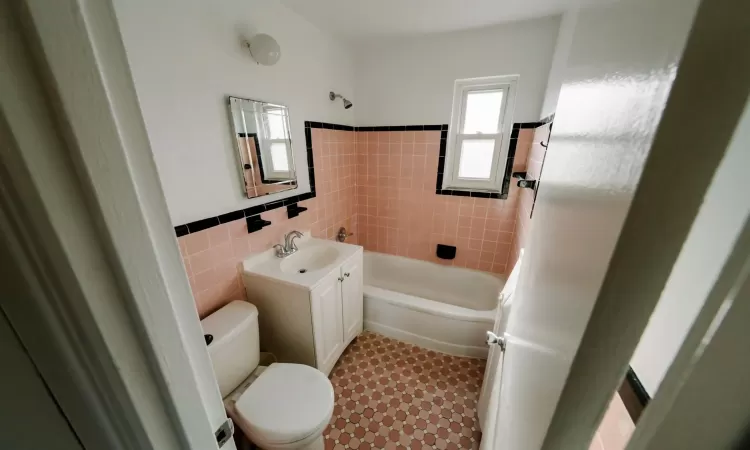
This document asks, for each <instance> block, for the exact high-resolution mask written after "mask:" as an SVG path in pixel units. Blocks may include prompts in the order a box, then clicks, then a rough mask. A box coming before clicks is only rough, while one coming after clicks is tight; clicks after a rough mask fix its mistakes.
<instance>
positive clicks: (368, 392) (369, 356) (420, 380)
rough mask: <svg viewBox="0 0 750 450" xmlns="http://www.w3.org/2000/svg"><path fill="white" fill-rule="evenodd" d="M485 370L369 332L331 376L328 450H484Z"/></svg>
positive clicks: (475, 363)
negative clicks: (480, 420) (479, 409)
mask: <svg viewBox="0 0 750 450" xmlns="http://www.w3.org/2000/svg"><path fill="white" fill-rule="evenodd" d="M484 366H485V361H484V360H481V359H474V358H462V357H457V356H450V355H445V354H442V353H438V352H434V351H431V350H426V349H423V348H420V347H417V346H414V345H411V344H406V343H404V342H400V341H397V340H394V339H390V338H387V337H384V336H381V335H379V334H376V333H373V332H369V331H365V332H364V333H363V334H362V335H360V336H359V337H358V338H357V339H356V340H355V341H354V342H353V343H352V344H351V345H350V346H349V348H347V349H346V351H345V352H344V354H343V355H342V356H341V358H340V359H339V361H338V363H337V364H336V366H335V367H334V368H333V370H332V371H331V376H330V378H331V382H332V383H333V386H334V391H335V394H336V404H335V406H334V409H333V417H332V418H331V423H330V425H329V426H328V428H326V430H325V433H324V437H325V444H326V445H325V446H326V450H344V449H348V448H352V449H359V450H370V449H388V450H405V449H407V448H408V449H412V450H418V449H422V448H424V449H431V448H436V449H440V450H446V449H447V450H457V449H464V448H465V449H478V448H479V440H480V439H481V436H482V433H481V432H480V431H479V426H478V424H477V414H476V405H477V399H478V398H479V390H480V389H481V386H482V376H483V375H484Z"/></svg>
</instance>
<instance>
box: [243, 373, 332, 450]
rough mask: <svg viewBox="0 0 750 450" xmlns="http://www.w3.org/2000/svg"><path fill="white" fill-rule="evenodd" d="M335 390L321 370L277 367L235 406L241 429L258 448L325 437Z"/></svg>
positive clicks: (251, 386)
mask: <svg viewBox="0 0 750 450" xmlns="http://www.w3.org/2000/svg"><path fill="white" fill-rule="evenodd" d="M333 401H334V397H333V386H332V385H331V382H330V381H329V380H328V378H327V377H326V376H325V375H324V374H323V373H322V372H321V371H319V370H317V369H315V368H313V367H310V366H305V365H302V364H283V363H275V364H271V365H270V366H268V368H267V369H266V370H265V371H263V373H262V374H261V375H260V376H258V378H257V379H256V380H255V381H254V382H253V383H252V384H250V386H248V387H247V390H245V392H244V393H242V395H241V396H240V397H239V399H237V401H236V402H235V404H234V410H235V414H236V415H237V418H238V419H239V420H240V422H241V423H240V426H241V428H242V429H243V430H244V431H245V433H246V434H247V435H248V437H249V438H250V440H252V441H253V442H255V444H256V445H259V446H261V447H263V446H269V445H270V446H274V445H283V444H292V443H295V442H298V441H303V440H305V439H307V438H310V437H312V436H314V435H316V434H319V433H322V431H323V429H324V428H325V427H326V425H328V422H329V421H330V420H331V415H332V414H333Z"/></svg>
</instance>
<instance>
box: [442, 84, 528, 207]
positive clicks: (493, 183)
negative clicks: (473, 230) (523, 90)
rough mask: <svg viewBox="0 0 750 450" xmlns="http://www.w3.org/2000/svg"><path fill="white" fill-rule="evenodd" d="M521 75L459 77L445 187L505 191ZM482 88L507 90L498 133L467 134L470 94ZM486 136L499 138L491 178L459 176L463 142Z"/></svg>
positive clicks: (456, 87)
mask: <svg viewBox="0 0 750 450" xmlns="http://www.w3.org/2000/svg"><path fill="white" fill-rule="evenodd" d="M518 78H519V77H518V75H504V76H494V77H482V78H466V79H460V80H456V82H455V85H454V88H453V110H452V113H451V122H450V127H449V128H448V142H447V143H446V144H447V145H446V151H445V167H444V170H443V186H442V188H443V189H449V190H481V191H491V192H498V193H499V192H501V191H502V187H503V178H504V175H505V169H506V165H507V163H508V146H509V144H510V133H511V130H512V127H513V112H514V110H515V104H516V90H517V85H518ZM478 91H503V105H502V111H501V112H500V118H499V121H500V122H499V124H500V126H499V127H498V129H499V132H498V133H493V134H463V133H462V132H461V131H462V125H463V122H464V115H465V113H466V97H467V95H468V94H469V93H471V92H478ZM483 137H486V138H490V139H495V149H494V152H493V155H492V169H491V171H490V174H491V175H490V179H489V180H477V179H466V178H459V176H458V166H459V160H460V157H461V151H460V149H461V143H462V142H463V141H464V140H466V139H481V138H483Z"/></svg>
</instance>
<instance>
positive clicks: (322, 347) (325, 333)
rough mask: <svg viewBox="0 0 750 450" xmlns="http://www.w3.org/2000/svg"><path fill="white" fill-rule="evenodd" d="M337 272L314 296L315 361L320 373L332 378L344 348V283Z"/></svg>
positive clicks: (326, 280)
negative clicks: (342, 301)
mask: <svg viewBox="0 0 750 450" xmlns="http://www.w3.org/2000/svg"><path fill="white" fill-rule="evenodd" d="M340 278H342V277H340V276H339V273H338V272H334V273H332V274H331V275H329V276H328V277H326V278H325V279H324V280H323V282H321V284H320V285H318V287H316V288H315V289H313V291H312V293H311V299H310V300H311V305H312V318H313V334H314V335H315V360H316V363H317V366H318V369H319V370H320V371H322V372H324V373H326V374H328V373H329V372H330V371H331V369H332V368H333V365H334V364H335V363H336V360H337V359H338V356H339V355H340V354H341V352H342V351H343V347H344V332H343V325H342V320H341V283H342V282H341V280H340Z"/></svg>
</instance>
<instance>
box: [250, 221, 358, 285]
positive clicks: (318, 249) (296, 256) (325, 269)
mask: <svg viewBox="0 0 750 450" xmlns="http://www.w3.org/2000/svg"><path fill="white" fill-rule="evenodd" d="M302 234H303V237H302V238H298V239H297V240H295V241H294V242H295V244H296V245H297V248H298V250H297V251H296V252H294V253H292V254H291V255H289V256H287V257H284V258H278V257H277V256H276V253H275V250H274V249H269V250H265V251H263V252H260V253H255V254H253V255H251V256H249V257H248V258H247V259H245V261H243V262H242V268H243V272H244V273H245V274H248V275H253V276H261V277H264V278H270V279H273V280H277V281H282V282H284V283H287V284H293V285H296V286H304V287H306V288H308V289H311V288H313V287H314V286H317V285H318V283H320V282H321V281H322V280H324V279H325V277H326V276H327V275H328V274H330V273H331V272H333V271H336V270H339V269H340V266H341V264H343V262H344V261H346V260H347V259H349V258H351V257H352V256H353V255H354V254H355V253H357V252H361V251H362V247H360V246H358V245H352V244H346V243H342V242H336V241H329V240H327V239H317V238H313V237H310V233H309V232H303V233H302Z"/></svg>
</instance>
